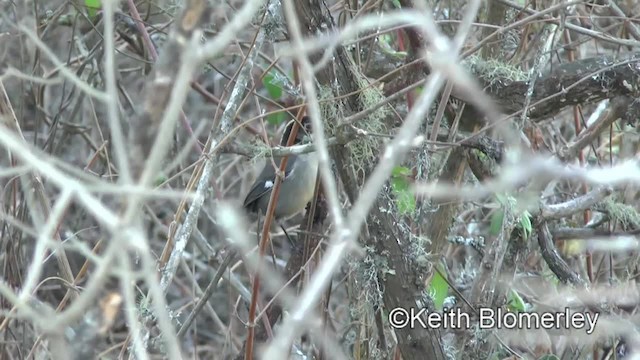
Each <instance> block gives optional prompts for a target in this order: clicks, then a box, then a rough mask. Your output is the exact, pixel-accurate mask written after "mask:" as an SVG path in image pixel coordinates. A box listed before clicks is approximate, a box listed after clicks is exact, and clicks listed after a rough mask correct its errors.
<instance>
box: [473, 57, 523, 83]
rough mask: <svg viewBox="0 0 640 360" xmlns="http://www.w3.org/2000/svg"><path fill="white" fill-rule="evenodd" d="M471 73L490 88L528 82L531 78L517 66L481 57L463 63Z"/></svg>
mask: <svg viewBox="0 0 640 360" xmlns="http://www.w3.org/2000/svg"><path fill="white" fill-rule="evenodd" d="M463 64H464V65H465V66H466V67H467V68H468V69H469V71H470V72H471V73H472V74H474V75H476V76H477V77H479V78H481V79H482V80H483V81H484V82H485V83H486V84H487V85H488V86H489V87H490V88H493V87H494V86H505V85H509V84H510V83H512V82H514V81H526V80H528V79H529V76H528V74H527V73H526V72H524V71H522V70H521V69H520V68H518V67H517V66H515V65H511V64H507V63H503V62H501V61H500V60H497V59H489V60H485V59H482V58H480V57H479V56H476V55H474V56H470V57H468V58H467V59H465V60H464V61H463Z"/></svg>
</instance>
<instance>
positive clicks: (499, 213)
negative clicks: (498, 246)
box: [489, 209, 504, 236]
mask: <svg viewBox="0 0 640 360" xmlns="http://www.w3.org/2000/svg"><path fill="white" fill-rule="evenodd" d="M503 221H504V210H502V209H498V210H496V212H494V213H493V215H491V227H490V228H489V233H490V234H491V235H493V236H498V235H499V234H500V231H502V222H503Z"/></svg>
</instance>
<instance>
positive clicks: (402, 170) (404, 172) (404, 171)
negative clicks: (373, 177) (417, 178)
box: [391, 166, 411, 177]
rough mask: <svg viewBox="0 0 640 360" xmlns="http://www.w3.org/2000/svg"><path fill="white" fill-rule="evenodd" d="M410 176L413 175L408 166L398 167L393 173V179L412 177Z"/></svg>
mask: <svg viewBox="0 0 640 360" xmlns="http://www.w3.org/2000/svg"><path fill="white" fill-rule="evenodd" d="M410 175H411V169H409V168H408V167H406V166H396V167H394V168H393V170H392V171H391V177H398V176H410Z"/></svg>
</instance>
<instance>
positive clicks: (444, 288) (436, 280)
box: [429, 264, 449, 311]
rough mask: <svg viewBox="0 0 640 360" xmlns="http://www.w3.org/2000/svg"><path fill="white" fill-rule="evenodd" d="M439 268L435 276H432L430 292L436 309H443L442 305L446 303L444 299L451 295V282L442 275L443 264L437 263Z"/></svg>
mask: <svg viewBox="0 0 640 360" xmlns="http://www.w3.org/2000/svg"><path fill="white" fill-rule="evenodd" d="M437 268H438V270H440V271H436V272H435V274H433V277H432V278H431V282H430V283H429V294H430V295H431V298H432V299H433V304H434V305H435V307H436V310H438V311H440V310H442V306H443V304H444V300H445V299H446V298H447V296H448V295H449V284H448V283H447V281H446V280H445V279H444V278H443V277H442V275H440V273H444V271H443V270H442V269H443V267H442V265H440V264H438V265H437Z"/></svg>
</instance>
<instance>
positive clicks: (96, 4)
mask: <svg viewBox="0 0 640 360" xmlns="http://www.w3.org/2000/svg"><path fill="white" fill-rule="evenodd" d="M84 6H86V7H87V15H89V17H90V18H93V17H95V16H96V14H97V13H98V10H100V9H101V8H102V2H101V0H84Z"/></svg>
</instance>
